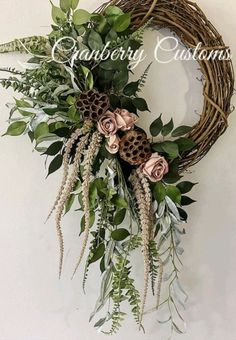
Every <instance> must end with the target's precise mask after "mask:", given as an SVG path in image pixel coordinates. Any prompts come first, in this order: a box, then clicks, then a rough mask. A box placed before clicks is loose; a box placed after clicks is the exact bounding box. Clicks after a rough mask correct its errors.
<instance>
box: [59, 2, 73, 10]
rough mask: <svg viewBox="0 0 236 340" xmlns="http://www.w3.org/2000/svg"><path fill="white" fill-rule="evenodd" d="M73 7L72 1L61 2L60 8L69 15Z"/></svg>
mask: <svg viewBox="0 0 236 340" xmlns="http://www.w3.org/2000/svg"><path fill="white" fill-rule="evenodd" d="M70 6H71V0H60V7H61V9H62V10H63V12H65V13H67V12H68V11H69V9H70Z"/></svg>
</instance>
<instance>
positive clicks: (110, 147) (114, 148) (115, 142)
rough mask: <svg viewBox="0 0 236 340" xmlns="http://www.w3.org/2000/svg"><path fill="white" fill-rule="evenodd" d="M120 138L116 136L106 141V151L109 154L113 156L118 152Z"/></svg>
mask: <svg viewBox="0 0 236 340" xmlns="http://www.w3.org/2000/svg"><path fill="white" fill-rule="evenodd" d="M119 143H120V138H119V137H118V136H117V135H113V136H110V137H109V138H108V139H107V143H106V149H107V151H108V152H110V153H111V154H115V153H117V152H118V151H119Z"/></svg>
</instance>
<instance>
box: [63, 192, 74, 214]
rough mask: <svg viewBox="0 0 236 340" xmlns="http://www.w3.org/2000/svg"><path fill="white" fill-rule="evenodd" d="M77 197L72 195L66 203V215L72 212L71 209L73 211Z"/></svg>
mask: <svg viewBox="0 0 236 340" xmlns="http://www.w3.org/2000/svg"><path fill="white" fill-rule="evenodd" d="M75 196H76V195H73V194H72V195H70V197H69V198H68V200H67V202H66V204H65V214H67V213H68V212H69V211H70V209H71V207H72V205H73V203H74V201H75Z"/></svg>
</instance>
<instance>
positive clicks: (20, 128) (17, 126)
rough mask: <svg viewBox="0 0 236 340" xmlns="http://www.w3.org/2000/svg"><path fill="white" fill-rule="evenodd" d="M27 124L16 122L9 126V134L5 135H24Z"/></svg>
mask: <svg viewBox="0 0 236 340" xmlns="http://www.w3.org/2000/svg"><path fill="white" fill-rule="evenodd" d="M26 126H27V124H26V123H25V122H21V121H18V122H15V123H12V124H11V125H9V127H8V129H7V132H6V133H5V134H4V135H3V136H5V135H8V136H20V135H22V133H23V132H24V131H25V129H26Z"/></svg>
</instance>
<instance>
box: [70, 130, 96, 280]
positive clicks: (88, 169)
mask: <svg viewBox="0 0 236 340" xmlns="http://www.w3.org/2000/svg"><path fill="white" fill-rule="evenodd" d="M101 141H102V135H101V134H100V132H98V131H96V132H94V134H93V136H92V140H91V143H90V144H89V147H88V150H87V153H86V158H85V161H84V170H83V183H82V196H83V208H84V218H85V222H84V240H83V244H82V248H81V252H80V256H79V260H78V262H77V265H76V267H75V270H74V273H73V275H72V278H73V277H74V275H75V273H76V271H77V269H78V267H79V265H80V263H81V261H82V259H83V256H84V252H85V249H86V246H87V243H88V238H89V228H90V203H89V185H90V179H91V176H92V166H93V162H94V159H95V157H96V154H97V150H98V148H99V146H100V144H101Z"/></svg>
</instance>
